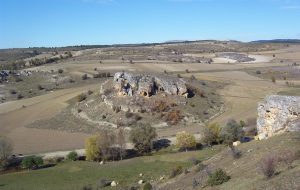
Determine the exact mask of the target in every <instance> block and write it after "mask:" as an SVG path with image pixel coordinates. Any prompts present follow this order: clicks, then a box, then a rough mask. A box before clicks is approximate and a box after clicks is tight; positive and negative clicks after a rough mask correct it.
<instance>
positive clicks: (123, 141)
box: [116, 127, 126, 160]
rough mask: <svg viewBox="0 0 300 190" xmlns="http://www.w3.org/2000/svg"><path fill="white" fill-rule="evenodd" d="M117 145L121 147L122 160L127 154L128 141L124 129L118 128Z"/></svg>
mask: <svg viewBox="0 0 300 190" xmlns="http://www.w3.org/2000/svg"><path fill="white" fill-rule="evenodd" d="M116 143H117V144H118V146H119V154H120V159H121V160H122V159H123V157H124V156H125V154H126V139H125V130H124V127H119V128H118V131H117V139H116Z"/></svg>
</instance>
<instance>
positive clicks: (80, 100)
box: [77, 94, 87, 102]
mask: <svg viewBox="0 0 300 190" xmlns="http://www.w3.org/2000/svg"><path fill="white" fill-rule="evenodd" d="M86 98H87V96H86V94H79V95H78V96H77V102H82V101H84V100H85V99H86Z"/></svg>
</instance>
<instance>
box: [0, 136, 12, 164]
mask: <svg viewBox="0 0 300 190" xmlns="http://www.w3.org/2000/svg"><path fill="white" fill-rule="evenodd" d="M12 150H13V145H12V142H11V140H10V139H8V138H7V137H3V136H0V161H4V160H6V159H7V158H8V157H9V156H10V155H11V154H12Z"/></svg>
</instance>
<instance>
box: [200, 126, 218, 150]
mask: <svg viewBox="0 0 300 190" xmlns="http://www.w3.org/2000/svg"><path fill="white" fill-rule="evenodd" d="M220 133H221V128H220V126H219V125H218V124H217V123H213V124H210V125H208V126H206V127H205V128H204V131H203V142H204V143H207V144H208V145H212V144H213V143H218V144H219V143H220V142H221V141H222V138H221V135H220Z"/></svg>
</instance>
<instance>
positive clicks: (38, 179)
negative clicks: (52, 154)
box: [0, 146, 223, 190]
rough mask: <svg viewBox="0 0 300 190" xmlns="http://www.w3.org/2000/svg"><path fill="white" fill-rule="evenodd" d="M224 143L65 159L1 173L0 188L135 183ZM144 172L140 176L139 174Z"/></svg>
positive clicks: (47, 189) (214, 150)
mask: <svg viewBox="0 0 300 190" xmlns="http://www.w3.org/2000/svg"><path fill="white" fill-rule="evenodd" d="M222 148H223V146H217V147H214V148H208V149H204V150H201V151H192V152H188V153H185V152H182V153H167V154H165V153H163V152H161V153H156V154H155V155H153V156H145V157H139V158H133V159H130V160H124V161H120V162H110V163H107V164H105V165H100V164H99V163H96V162H85V161H77V162H66V163H61V164H58V165H56V166H55V167H52V168H47V169H40V170H35V171H23V172H19V173H11V174H6V175H0V189H1V190H2V189H3V190H4V189H10V190H13V189H15V190H22V189H24V190H27V189H30V190H40V189H43V190H53V189H55V190H59V189H63V190H75V189H82V187H83V186H86V185H89V184H91V185H92V187H93V188H94V189H96V187H97V183H98V181H99V180H100V179H110V180H115V181H116V182H118V183H119V185H118V187H122V186H123V187H124V186H131V185H135V186H136V185H138V181H139V180H140V179H143V180H146V181H150V180H158V179H159V178H160V177H161V176H164V175H165V176H168V175H169V173H170V171H171V169H172V168H174V167H176V166H178V165H180V166H182V167H184V168H186V167H190V166H191V165H192V163H191V161H189V160H190V159H191V158H197V159H200V160H205V159H208V158H209V157H211V156H213V155H215V154H216V153H217V152H220V150H222ZM140 173H143V174H144V175H143V177H140V176H139V174H140Z"/></svg>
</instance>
